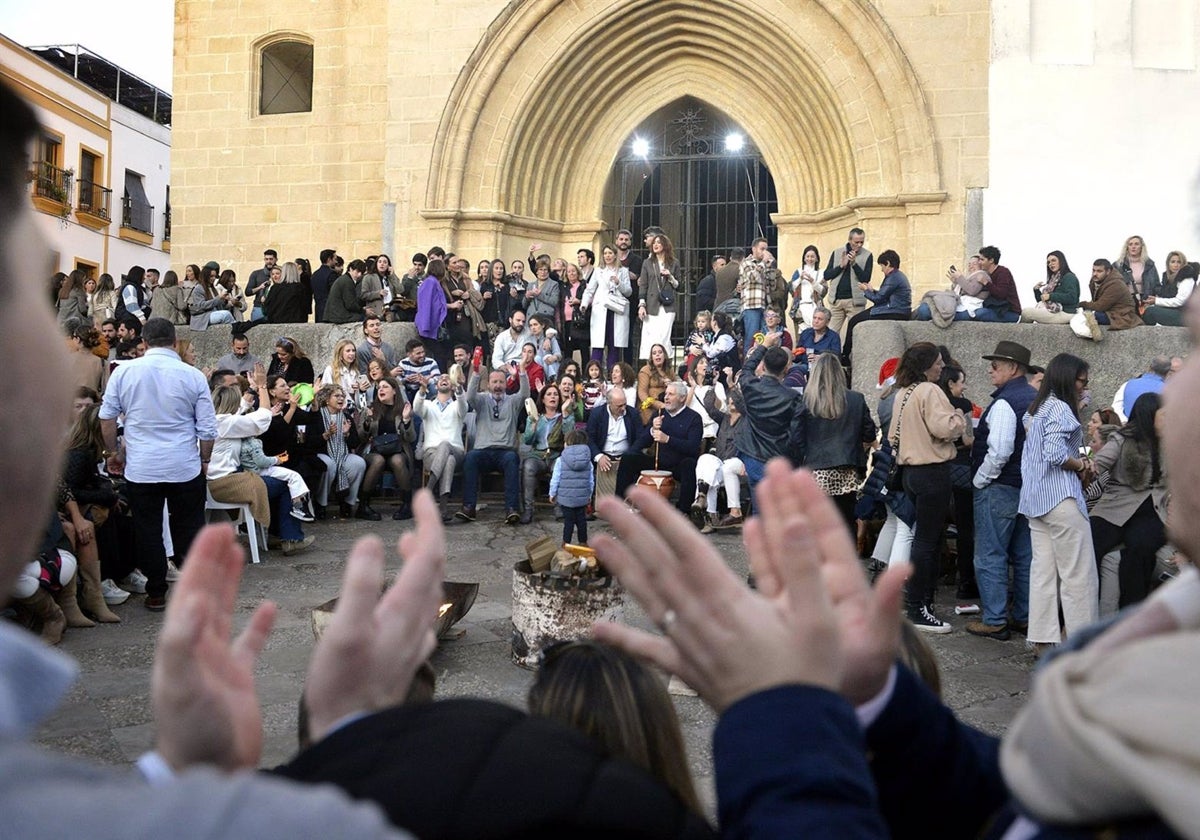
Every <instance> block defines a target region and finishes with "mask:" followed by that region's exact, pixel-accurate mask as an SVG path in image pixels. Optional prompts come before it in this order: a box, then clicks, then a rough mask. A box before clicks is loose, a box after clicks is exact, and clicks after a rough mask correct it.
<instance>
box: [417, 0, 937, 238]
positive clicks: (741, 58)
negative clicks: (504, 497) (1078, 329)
mask: <svg viewBox="0 0 1200 840" xmlns="http://www.w3.org/2000/svg"><path fill="white" fill-rule="evenodd" d="M756 21H764V22H765V21H770V22H772V23H771V25H769V26H759V27H753V28H752V27H751V26H750V24H753V23H754V22H756ZM751 31H753V33H754V39H755V40H754V41H753V43H750V42H748V41H747V38H748V34H747V33H749V32H751ZM831 45H839V46H837V47H834V46H831ZM847 47H852V49H848V48H847ZM609 80H619V82H612V81H609ZM688 94H695V95H698V96H702V97H703V98H704V99H705V100H707V101H709V102H711V103H713V105H715V106H716V107H719V108H720V109H722V110H723V111H725V112H726V113H727V114H729V116H730V117H732V118H733V119H734V120H736V121H737V122H738V123H739V124H741V125H742V126H743V127H744V128H745V130H746V131H747V133H748V134H749V135H750V136H751V138H752V140H753V142H754V143H755V145H756V146H757V147H758V148H759V149H761V150H762V154H763V156H764V159H765V160H766V162H767V164H768V166H769V167H770V168H771V171H772V172H773V173H775V175H776V186H777V189H778V195H779V214H778V216H777V219H776V221H777V223H778V224H779V225H780V227H781V232H782V231H783V230H785V229H789V228H794V229H796V230H797V231H807V230H813V229H816V228H817V227H820V226H829V225H835V224H839V223H840V222H841V221H842V220H843V219H846V218H849V217H852V216H854V215H855V214H856V213H858V212H861V211H863V210H864V209H868V208H869V212H870V213H871V214H872V215H874V216H877V217H878V216H881V215H895V216H897V217H903V216H905V215H906V214H908V213H911V212H913V209H912V208H913V206H914V205H923V206H925V207H926V208H933V209H936V207H938V206H940V205H941V203H942V201H944V199H945V197H946V195H945V193H944V192H943V191H942V190H943V187H942V177H941V172H940V168H939V162H938V156H937V152H936V144H935V142H934V134H933V128H932V125H931V121H930V119H929V115H928V109H927V107H926V104H925V100H924V96H923V94H922V92H921V89H920V86H919V84H918V83H917V80H916V76H915V74H914V73H913V70H912V68H911V66H910V65H909V62H908V60H907V58H906V57H905V56H904V54H903V52H902V51H901V50H900V48H899V47H898V45H897V43H896V41H895V39H894V38H893V37H892V36H891V33H890V32H889V30H888V28H887V25H886V23H885V22H884V21H883V19H882V18H881V17H880V15H879V13H878V12H877V11H876V10H875V9H874V7H873V6H872V5H871V3H870V2H869V0H814V1H813V2H810V3H806V4H803V6H800V7H798V6H797V5H796V4H794V3H787V2H786V0H711V2H708V3H705V4H703V5H696V4H692V3H687V2H678V0H608V2H596V3H589V4H586V5H584V4H577V3H572V2H566V0H525V2H513V3H511V4H510V5H509V7H508V8H507V9H506V10H505V12H504V13H503V14H502V15H501V16H500V17H499V18H498V19H497V20H496V21H495V22H494V23H493V24H492V26H491V27H489V30H488V32H487V33H486V34H485V36H484V37H483V39H481V41H480V44H479V46H478V47H477V49H476V51H475V53H474V54H473V56H472V58H471V60H470V61H469V62H468V63H467V65H466V67H465V68H464V69H463V71H462V73H461V74H460V76H459V79H458V82H457V83H456V85H455V88H454V91H453V93H452V95H451V98H450V100H449V102H448V104H447V107H446V109H445V111H444V113H443V115H442V119H441V122H440V124H439V128H438V133H437V138H436V140H435V144H434V149H435V151H434V158H433V161H432V164H431V172H430V179H429V184H428V191H427V193H426V202H425V203H426V209H425V210H424V211H423V213H422V215H423V216H424V217H425V218H426V219H427V221H429V222H430V224H431V225H433V226H437V227H444V229H445V230H446V231H447V233H448V234H450V235H451V236H453V235H454V234H456V233H457V232H460V231H462V230H468V229H469V230H475V231H479V232H490V233H491V234H492V235H494V236H495V237H502V236H504V235H506V234H507V233H508V232H510V231H516V230H520V231H529V232H535V231H536V232H538V233H541V234H543V235H549V236H554V235H555V234H558V235H559V237H560V238H561V239H563V240H564V241H567V240H576V241H580V240H589V239H591V238H592V237H593V236H594V235H595V234H596V233H597V232H598V231H599V230H600V228H601V226H602V223H601V221H600V215H601V209H600V205H601V202H602V199H603V194H604V188H605V182H606V178H607V175H608V172H609V170H610V167H611V166H612V163H613V161H614V159H615V157H616V154H617V150H618V149H619V147H620V144H621V143H622V142H623V141H624V139H625V137H626V136H627V134H628V132H629V131H630V130H631V129H632V128H633V127H634V126H636V125H637V124H638V123H639V122H640V121H641V120H642V119H644V118H645V117H646V116H648V115H649V114H652V113H653V112H654V111H656V110H657V109H659V108H661V107H662V106H664V105H666V104H667V103H669V102H672V101H674V100H676V99H679V98H681V97H682V96H685V95H688ZM928 211H929V210H928V209H926V212H928Z"/></svg>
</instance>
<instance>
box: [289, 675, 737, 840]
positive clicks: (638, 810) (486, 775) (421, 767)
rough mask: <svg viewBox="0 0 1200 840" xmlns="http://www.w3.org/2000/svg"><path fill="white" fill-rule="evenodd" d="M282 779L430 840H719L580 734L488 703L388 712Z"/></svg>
mask: <svg viewBox="0 0 1200 840" xmlns="http://www.w3.org/2000/svg"><path fill="white" fill-rule="evenodd" d="M274 772H275V773H276V774H278V775H281V776H284V777H286V778H290V779H295V780H298V781H302V782H308V783H320V782H330V783H333V784H335V785H337V786H338V787H340V788H342V789H343V790H344V791H346V793H348V794H349V795H350V796H351V797H354V798H356V799H366V800H369V801H372V802H375V803H376V804H378V805H379V806H380V807H382V808H383V810H384V812H385V813H386V814H387V815H388V817H389V819H391V821H392V822H393V823H394V824H396V825H397V826H399V827H401V828H405V829H407V830H409V831H411V832H412V833H413V834H414V835H416V836H417V837H420V838H422V840H450V838H463V840H468V838H469V840H493V838H510V837H511V838H518V837H520V838H551V837H555V838H557V837H570V838H600V837H628V838H647V840H649V838H711V837H715V836H716V835H715V834H714V833H713V831H712V829H710V828H709V826H708V825H707V824H706V823H705V822H704V821H703V820H702V819H701V818H700V817H699V816H697V815H696V814H693V813H691V812H689V811H688V810H687V808H686V807H685V806H684V805H683V803H682V802H680V801H679V800H678V799H677V798H675V796H674V795H673V794H672V793H671V792H670V791H669V790H668V789H667V788H666V786H665V785H663V784H661V783H660V782H659V781H658V780H657V779H655V778H653V777H651V776H650V775H649V774H648V773H646V772H644V771H642V770H641V769H640V768H637V767H634V766H633V765H632V764H628V763H626V762H624V761H621V760H619V759H615V758H611V757H609V756H607V755H606V754H605V753H604V752H602V751H601V749H600V748H599V747H598V746H596V745H595V744H593V743H592V742H591V741H590V740H588V738H587V737H586V736H585V735H583V734H582V733H580V732H576V731H574V730H571V729H567V728H566V727H564V726H562V725H561V724H558V723H555V722H554V721H550V720H545V719H540V718H534V717H530V716H528V715H526V714H525V713H524V712H521V711H518V710H516V709H513V708H511V707H509V706H504V705H501V704H499V703H494V702H490V701H487V700H474V699H466V698H459V699H453V700H442V701H439V702H436V703H428V704H423V705H410V706H400V707H396V708H392V709H387V710H385V711H382V712H379V713H377V714H374V715H371V716H370V717H366V718H363V719H362V720H358V721H355V722H354V723H351V724H349V725H347V726H344V727H342V728H341V729H339V730H338V731H336V732H334V733H333V734H332V735H330V736H329V737H327V738H324V739H322V740H321V741H320V742H318V743H317V744H315V745H313V746H312V747H311V748H309V749H308V750H306V751H305V752H303V753H301V754H300V755H298V756H297V757H296V758H295V759H293V760H292V761H291V762H290V763H288V764H286V765H284V766H282V767H279V768H277V769H276V770H275V771H274Z"/></svg>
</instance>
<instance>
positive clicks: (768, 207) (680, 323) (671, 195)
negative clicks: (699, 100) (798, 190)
mask: <svg viewBox="0 0 1200 840" xmlns="http://www.w3.org/2000/svg"><path fill="white" fill-rule="evenodd" d="M706 107H707V106H703V105H699V104H691V103H689V102H688V101H686V100H685V101H684V103H683V104H682V105H680V104H678V103H677V104H676V105H673V106H669V112H670V113H667V114H664V113H663V112H660V113H659V114H657V115H655V117H652V118H651V119H650V120H648V121H647V123H646V124H643V127H642V128H639V131H638V132H636V133H635V135H634V139H632V140H631V141H630V143H629V144H628V145H627V146H626V149H625V153H624V154H623V155H622V156H621V157H620V158H619V159H618V160H617V162H616V164H615V166H614V167H613V172H612V176H611V179H610V182H609V189H608V197H609V201H608V203H607V204H606V207H605V217H606V219H607V220H608V222H609V224H610V225H611V227H612V229H613V230H614V231H615V230H619V229H621V228H628V229H629V230H631V231H633V237H634V243H635V248H640V247H641V232H642V231H643V230H644V229H645V228H647V227H649V226H650V225H658V226H659V227H661V228H662V229H663V230H665V231H666V233H667V236H669V237H670V238H671V241H672V243H674V245H675V255H676V257H677V258H678V259H679V263H680V265H681V266H682V268H683V273H684V276H685V277H686V278H687V283H688V294H687V295H684V296H683V297H682V304H683V305H682V306H681V307H680V309H679V315H678V317H677V318H676V319H675V335H674V342H675V343H676V344H677V345H678V344H680V343H682V341H683V340H684V339H685V338H686V336H687V333H688V331H690V329H691V325H692V320H693V314H694V312H693V310H694V306H693V303H694V292H695V289H696V285H697V284H698V283H699V282H700V279H701V278H702V277H704V275H706V274H708V272H709V271H710V270H711V263H712V258H713V255H714V254H717V253H721V254H725V255H726V256H728V254H729V251H730V249H731V248H734V247H741V248H747V249H748V248H749V245H750V243H751V241H752V240H754V238H755V237H758V236H762V237H765V238H766V239H767V241H768V242H769V243H770V246H771V248H772V250H774V249H775V247H776V244H777V241H778V231H777V229H776V227H775V225H774V224H772V223H771V214H772V213H775V212H776V211H777V210H778V207H779V204H778V200H777V198H776V195H775V181H774V179H773V178H772V177H771V173H770V171H769V170H768V169H767V167H766V164H765V163H763V160H762V156H761V155H760V154H759V153H758V151H757V150H755V149H753V148H751V147H750V146H749V141H748V140H747V139H746V138H745V137H744V135H743V134H742V133H741V131H740V130H739V129H738V128H737V127H736V125H733V124H732V123H730V122H729V121H728V120H726V119H725V118H723V117H719V118H718V119H716V120H712V119H709V118H708V117H707V116H706V115H705V109H706ZM650 138H653V139H650ZM739 141H740V143H741V147H740V148H736V147H737V146H738V143H739ZM733 149H736V150H733Z"/></svg>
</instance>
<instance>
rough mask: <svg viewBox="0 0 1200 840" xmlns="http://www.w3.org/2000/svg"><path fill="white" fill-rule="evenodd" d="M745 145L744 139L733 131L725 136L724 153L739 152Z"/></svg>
mask: <svg viewBox="0 0 1200 840" xmlns="http://www.w3.org/2000/svg"><path fill="white" fill-rule="evenodd" d="M745 145H746V138H745V137H743V136H742V135H741V134H739V133H738V132H736V131H734V132H731V133H729V134H726V135H725V151H727V152H740V151H741V150H742V149H743V148H744V147H745Z"/></svg>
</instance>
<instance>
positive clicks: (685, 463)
mask: <svg viewBox="0 0 1200 840" xmlns="http://www.w3.org/2000/svg"><path fill="white" fill-rule="evenodd" d="M687 394H688V386H687V383H685V382H680V381H679V380H676V381H674V382H671V383H669V384H668V385H667V390H666V394H665V395H664V396H663V402H664V403H666V408H664V409H663V410H662V411H660V412H659V413H658V414H657V415H656V416H655V417H654V419H653V420H651V421H650V425H649V426H646V427H645V428H643V429H642V432H641V434H640V435H638V437H637V440H635V441H634V442H633V445H632V446H631V447H630V451H629V452H627V453H625V456H624V457H623V458H621V465H620V466H619V467H618V468H617V494H618V495H624V494H625V491H626V490H628V489H629V486H630V485H631V484H634V483H635V482H637V480H638V476H640V475H641V473H642V470H667V471H668V472H670V473H671V475H673V476H674V477H675V480H676V481H677V482H678V483H679V501H678V502H677V503H676V507H678V508H679V509H680V510H681V511H683V512H684V513H689V512H690V511H691V509H692V500H693V499H695V498H696V459H697V458H699V457H700V447H701V445H702V444H703V442H704V421H703V420H701V418H700V415H699V414H698V413H697V412H696V411H694V410H693V409H690V408H688V407H687ZM647 450H648V451H647Z"/></svg>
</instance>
